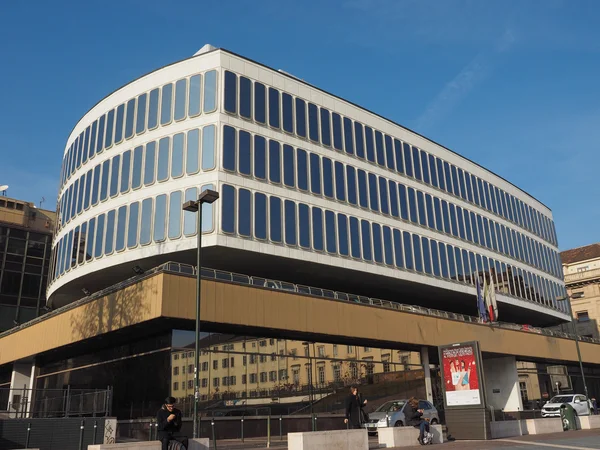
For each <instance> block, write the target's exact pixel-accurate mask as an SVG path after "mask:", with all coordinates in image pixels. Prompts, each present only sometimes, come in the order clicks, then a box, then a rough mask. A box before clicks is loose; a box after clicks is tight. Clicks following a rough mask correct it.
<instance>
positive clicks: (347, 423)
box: [346, 419, 350, 430]
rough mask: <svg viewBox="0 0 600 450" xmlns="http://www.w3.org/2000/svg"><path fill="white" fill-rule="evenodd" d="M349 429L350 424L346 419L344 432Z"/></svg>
mask: <svg viewBox="0 0 600 450" xmlns="http://www.w3.org/2000/svg"><path fill="white" fill-rule="evenodd" d="M349 429H350V422H348V419H346V430H349Z"/></svg>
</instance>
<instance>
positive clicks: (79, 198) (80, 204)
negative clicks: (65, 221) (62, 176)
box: [75, 177, 85, 214]
mask: <svg viewBox="0 0 600 450" xmlns="http://www.w3.org/2000/svg"><path fill="white" fill-rule="evenodd" d="M84 181H85V179H84V178H83V177H81V178H79V179H77V180H75V186H76V188H75V192H76V193H77V208H76V210H75V213H76V214H81V211H83V193H84V186H83V183H84Z"/></svg>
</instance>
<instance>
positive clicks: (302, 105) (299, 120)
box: [296, 97, 306, 138]
mask: <svg viewBox="0 0 600 450" xmlns="http://www.w3.org/2000/svg"><path fill="white" fill-rule="evenodd" d="M296 134H297V135H298V136H300V137H304V138H305V137H306V102H305V101H304V100H302V99H301V98H298V97H296Z"/></svg>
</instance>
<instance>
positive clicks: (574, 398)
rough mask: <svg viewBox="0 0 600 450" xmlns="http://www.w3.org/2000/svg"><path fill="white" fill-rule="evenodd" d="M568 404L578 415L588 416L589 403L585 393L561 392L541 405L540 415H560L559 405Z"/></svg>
mask: <svg viewBox="0 0 600 450" xmlns="http://www.w3.org/2000/svg"><path fill="white" fill-rule="evenodd" d="M564 404H568V405H571V406H572V407H573V409H574V410H575V414H577V415H578V416H589V415H590V409H591V404H590V402H589V401H588V399H587V398H586V397H585V395H580V394H575V395H573V394H570V395H566V394H562V395H557V396H556V397H552V399H551V400H550V401H549V402H548V403H546V404H545V405H544V406H543V407H542V417H560V406H561V405H564Z"/></svg>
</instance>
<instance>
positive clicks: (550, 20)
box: [0, 0, 600, 250]
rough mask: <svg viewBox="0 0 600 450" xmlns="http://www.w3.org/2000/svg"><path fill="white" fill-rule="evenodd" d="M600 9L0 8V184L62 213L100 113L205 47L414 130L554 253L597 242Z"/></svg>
mask: <svg viewBox="0 0 600 450" xmlns="http://www.w3.org/2000/svg"><path fill="white" fill-rule="evenodd" d="M599 20H600V2H597V1H593V0H590V1H583V0H582V1H567V0H565V1H560V0H535V1H526V0H519V1H517V0H504V1H492V0H486V1H479V0H336V1H333V0H320V1H313V0H303V1H295V2H292V1H287V0H260V1H245V0H230V1H227V2H226V1H221V2H204V1H200V0H172V1H169V2H167V1H165V0H119V1H116V0H104V1H102V2H100V1H95V2H82V1H80V0H55V1H53V2H48V1H45V0H29V1H3V2H1V3H0V51H1V55H2V64H1V66H0V67H1V70H0V86H1V87H0V89H2V95H1V96H0V139H1V141H0V142H1V143H0V153H1V156H2V158H1V163H0V184H9V185H10V189H9V192H8V194H9V195H10V196H13V197H16V198H20V199H23V200H29V201H33V202H36V203H37V202H39V201H40V199H41V198H42V197H45V199H46V202H45V204H44V207H53V206H54V204H55V201H56V190H57V184H58V175H59V171H60V162H61V156H62V153H63V150H64V145H65V142H66V139H67V136H68V134H69V133H70V131H71V129H72V128H73V126H74V125H75V123H76V122H77V121H78V120H79V118H80V117H81V116H82V115H83V114H85V112H86V111H87V110H88V109H89V108H90V107H92V106H93V105H94V104H95V103H96V102H97V101H98V100H100V99H101V98H102V97H104V96H105V95H107V94H109V93H110V92H112V91H113V90H115V89H116V88H118V87H120V86H121V85H123V84H125V83H127V82H129V81H130V80H132V79H134V78H136V77H138V76H140V75H143V74H145V73H147V72H149V71H152V70H154V69H156V68H158V67H161V66H163V65H165V64H168V63H171V62H173V61H177V60H180V59H183V58H186V57H189V56H191V55H192V54H193V53H194V52H195V51H197V50H198V49H199V48H200V47H201V46H202V45H203V44H205V43H211V44H213V45H215V46H217V47H224V48H227V49H229V50H232V51H234V52H236V53H240V54H242V55H244V56H247V57H249V58H251V59H254V60H256V61H259V62H261V63H264V64H267V65H269V66H271V67H274V68H276V69H284V70H286V71H287V72H290V73H292V74H294V75H296V76H298V77H300V78H303V79H305V80H307V81H309V82H310V83H312V84H315V85H317V86H319V87H321V88H323V89H325V90H328V91H330V92H332V93H334V94H337V95H339V96H341V97H344V98H347V99H349V100H351V101H353V102H355V103H358V104H360V105H362V106H364V107H366V108H369V109H371V110H373V111H375V112H377V113H379V114H381V115H383V116H386V117H388V118H390V119H392V120H394V121H396V122H398V123H400V124H402V125H405V126H407V127H409V128H412V129H414V130H415V131H417V132H419V133H421V134H424V135H426V136H427V137H429V138H431V139H433V140H435V141H437V142H439V143H441V144H442V145H445V146H447V147H449V148H451V149H453V150H455V151H457V152H458V153H460V154H462V155H464V156H466V157H468V158H470V159H472V160H474V161H476V162H477V163H479V164H481V165H483V166H484V167H486V168H488V169H490V170H492V171H494V172H496V173H497V174H499V175H501V176H503V177H505V178H506V179H508V180H509V181H511V182H513V183H515V184H516V185H517V186H519V187H521V188H522V189H524V190H525V191H527V192H529V193H531V194H532V195H534V196H535V197H536V198H538V199H539V200H541V201H542V202H544V203H545V204H546V205H548V206H549V207H550V208H551V209H552V211H553V214H554V218H555V221H556V223H557V228H558V237H559V242H560V248H561V249H563V250H564V249H567V248H572V247H576V246H580V245H586V244H589V243H592V242H597V241H600V237H599V234H600V230H599V228H598V225H597V224H598V223H599V222H600V207H598V198H599V194H600V183H598V178H599V177H598V173H599V172H600V148H599V147H600V144H599V142H600V89H599V82H598V80H600V27H598V23H599Z"/></svg>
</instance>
